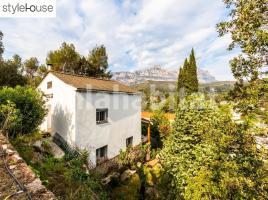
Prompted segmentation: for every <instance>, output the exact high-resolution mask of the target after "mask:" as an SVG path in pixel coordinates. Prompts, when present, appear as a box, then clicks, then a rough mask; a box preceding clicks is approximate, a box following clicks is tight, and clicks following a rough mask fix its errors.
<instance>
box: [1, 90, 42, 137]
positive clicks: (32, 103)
mask: <svg viewBox="0 0 268 200" xmlns="http://www.w3.org/2000/svg"><path fill="white" fill-rule="evenodd" d="M8 101H10V102H13V103H14V104H15V107H16V109H18V110H19V117H20V119H21V120H20V122H19V123H17V124H16V125H15V126H13V127H12V129H11V130H10V135H12V136H16V135H17V134H18V133H21V134H28V133H31V132H33V131H34V130H36V128H37V127H38V126H39V125H40V124H41V122H42V120H43V118H44V116H45V114H46V109H45V107H44V103H45V102H44V101H43V99H42V95H41V94H40V93H39V92H37V91H36V90H35V89H34V88H31V87H21V86H17V87H16V88H8V87H4V88H2V89H0V105H5V104H7V103H8ZM0 120H1V119H0ZM0 123H1V122H0Z"/></svg>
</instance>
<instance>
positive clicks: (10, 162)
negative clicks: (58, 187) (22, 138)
mask: <svg viewBox="0 0 268 200" xmlns="http://www.w3.org/2000/svg"><path fill="white" fill-rule="evenodd" d="M0 156H1V157H0V199H5V198H7V197H8V196H9V195H12V194H14V196H12V197H10V198H8V199H12V200H14V199H19V200H24V199H30V198H31V199H33V200H34V199H36V200H37V199H38V200H52V199H56V197H55V196H54V194H53V193H52V192H50V191H49V190H48V189H47V188H46V187H45V186H44V185H42V182H41V180H40V179H39V178H38V177H37V176H36V175H35V174H34V172H33V171H32V170H31V169H30V167H29V166H28V165H27V164H26V163H25V161H24V160H23V159H22V158H21V157H20V156H19V154H18V152H17V151H16V150H15V149H14V148H13V146H12V145H11V144H10V143H9V141H8V140H7V139H6V138H5V137H4V136H3V135H2V134H1V133H0ZM5 163H6V164H7V166H8V168H9V169H10V171H11V172H12V174H13V175H14V176H15V177H16V179H17V180H18V181H19V182H20V183H21V184H22V185H23V187H25V188H26V189H27V191H28V195H27V192H22V191H21V189H20V187H19V186H18V184H17V183H16V181H15V180H14V178H12V176H11V175H10V174H9V173H8V170H7V169H6V167H5ZM19 191H21V192H19ZM17 192H18V193H19V194H15V193H17ZM29 196H30V197H29Z"/></svg>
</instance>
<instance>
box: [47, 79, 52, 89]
mask: <svg viewBox="0 0 268 200" xmlns="http://www.w3.org/2000/svg"><path fill="white" fill-rule="evenodd" d="M50 88H52V81H49V82H47V89H50Z"/></svg>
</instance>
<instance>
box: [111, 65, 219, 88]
mask: <svg viewBox="0 0 268 200" xmlns="http://www.w3.org/2000/svg"><path fill="white" fill-rule="evenodd" d="M197 74H198V80H199V82H200V83H211V82H215V81H216V79H215V77H214V76H212V75H211V74H210V73H209V72H208V71H205V70H202V69H198V70H197ZM177 78H178V72H177V71H171V70H167V69H163V68H162V67H160V66H154V67H151V68H147V69H144V70H137V71H134V72H126V71H124V72H115V73H113V79H114V80H117V81H120V82H122V83H125V84H127V85H136V84H140V83H144V82H146V81H149V80H151V81H177Z"/></svg>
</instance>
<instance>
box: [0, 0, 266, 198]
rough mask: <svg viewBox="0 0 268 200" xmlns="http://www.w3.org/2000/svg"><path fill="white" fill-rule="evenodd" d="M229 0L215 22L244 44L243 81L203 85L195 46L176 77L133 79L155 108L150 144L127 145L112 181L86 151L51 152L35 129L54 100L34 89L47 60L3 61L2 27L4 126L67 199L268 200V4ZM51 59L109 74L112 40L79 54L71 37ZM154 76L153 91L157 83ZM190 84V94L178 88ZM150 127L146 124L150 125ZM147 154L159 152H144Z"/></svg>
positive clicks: (237, 73) (84, 71)
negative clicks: (224, 17)
mask: <svg viewBox="0 0 268 200" xmlns="http://www.w3.org/2000/svg"><path fill="white" fill-rule="evenodd" d="M224 3H225V4H226V5H227V8H229V9H231V10H230V15H229V18H228V21H225V22H222V23H219V24H218V25H217V28H218V31H219V35H220V36H223V35H225V34H230V35H231V38H232V43H231V44H230V47H229V50H232V49H233V48H235V47H239V48H240V49H241V50H242V53H241V55H239V56H237V57H235V58H233V59H232V60H231V62H230V65H231V70H232V73H233V75H234V77H235V79H236V82H235V83H232V82H231V83H229V82H227V83H226V82H223V83H221V84H220V83H211V84H204V85H202V84H198V80H197V76H196V66H197V63H196V61H195V55H194V51H193V50H192V52H191V55H190V58H189V59H186V60H185V62H184V64H183V67H182V68H180V74H179V77H178V82H177V83H172V84H170V83H163V82H161V84H160V83H157V82H149V83H145V84H140V85H138V86H134V87H135V88H138V89H140V90H142V91H144V94H145V95H144V97H143V104H144V105H143V108H144V109H145V110H148V111H154V115H153V117H152V119H151V121H152V127H151V136H152V138H151V143H150V144H148V145H145V146H140V147H139V149H138V150H137V149H135V148H128V149H127V151H124V152H123V151H122V152H121V153H120V155H119V160H120V161H119V164H120V165H122V166H123V167H122V168H118V169H117V168H114V169H113V170H111V171H110V172H109V173H113V176H110V177H111V179H110V182H109V184H108V185H107V186H103V184H101V179H103V178H106V177H102V176H99V174H96V173H95V171H92V170H89V169H88V167H87V164H88V163H87V158H88V155H87V153H86V152H80V153H78V154H75V155H73V154H68V153H67V154H66V155H65V156H64V157H63V158H55V157H53V155H52V152H51V149H50V146H49V145H48V140H47V138H44V136H43V135H42V134H41V133H40V132H39V131H38V129H37V127H38V125H39V124H40V123H41V121H42V119H43V117H44V115H45V114H46V109H45V108H44V102H43V100H42V96H41V94H39V93H38V92H37V91H35V90H34V89H33V87H35V86H36V85H37V84H38V83H39V82H40V80H41V79H42V77H44V75H45V74H46V73H47V71H46V68H44V66H43V65H40V64H39V62H38V60H37V59H36V58H34V57H33V58H30V59H28V60H25V61H24V62H23V61H22V59H21V58H20V57H19V56H18V55H14V56H13V58H12V59H9V60H4V59H3V57H2V54H3V52H4V47H3V44H2V37H3V34H2V33H1V32H0V86H1V89H0V131H1V133H3V134H5V135H6V136H8V137H10V140H11V141H12V143H13V145H14V146H15V147H16V149H17V150H18V152H19V153H20V155H21V156H22V157H23V158H24V159H25V160H26V162H27V163H28V164H29V165H30V166H31V167H32V168H33V170H34V171H35V172H36V174H37V175H38V176H39V177H40V179H41V180H42V182H43V184H44V185H46V186H47V187H48V188H49V189H50V190H51V191H52V192H53V193H54V194H55V195H56V196H57V197H58V198H59V199H91V198H94V197H95V196H97V198H99V199H154V200H155V199H198V200H199V199H223V200H225V199H267V197H268V193H267V191H268V184H267V183H268V179H267V174H268V167H267V165H268V164H267V155H268V154H267V149H265V148H264V147H262V146H260V144H258V143H257V142H256V137H255V136H256V135H262V136H264V137H267V122H268V114H267V113H268V112H267V109H268V103H267V102H268V99H267V98H268V96H267V94H268V85H267V79H266V78H265V77H264V75H267V68H266V67H267V64H268V61H267V53H268V52H267V46H268V33H267V24H268V23H267V20H268V19H267V12H268V11H267V8H268V6H267V3H266V2H264V1H262V0H247V1H244V0H224ZM47 62H48V63H49V64H52V68H53V70H57V71H65V72H70V73H75V74H81V75H86V76H95V77H104V78H110V75H111V74H110V72H109V71H108V56H107V53H106V49H105V47H104V46H97V47H95V48H94V49H93V50H92V51H91V52H90V54H89V55H88V56H81V55H80V54H79V53H77V51H76V50H75V47H74V45H72V44H67V43H63V44H62V45H61V47H60V48H59V49H58V50H54V51H50V52H49V53H48V56H47ZM155 83H156V92H154V93H153V92H152V91H150V90H149V86H150V84H155ZM17 85H21V86H17ZM170 85H173V86H172V87H170ZM183 88H184V90H185V91H186V94H187V95H186V96H185V97H184V96H180V90H181V89H183ZM211 88H214V90H213V91H212V90H211ZM214 92H215V93H216V94H214ZM152 93H153V94H152ZM177 96H180V101H179V102H178V103H177V102H175V101H174V99H175V97H177ZM212 97H213V98H212ZM214 97H215V100H213V99H214ZM163 99H164V100H165V101H164V103H162V102H161V101H162V100H163ZM172 102H173V103H172ZM171 104H173V105H175V106H174V107H170V105H171ZM154 105H157V106H155V107H154ZM166 112H174V113H175V114H176V118H175V121H174V122H170V121H169V119H167V118H166V116H165V113H166ZM234 112H236V113H238V114H241V118H240V119H239V120H234V118H233V113H234ZM257 122H261V123H262V124H264V125H265V126H264V128H259V127H258V126H256V124H257ZM143 130H144V132H147V126H144V125H143ZM36 141H42V144H41V147H39V148H37V147H36V146H35V145H34V143H35V142H36ZM40 149H42V150H40ZM148 155H150V157H151V160H147V159H146V158H148ZM118 173H119V174H118ZM108 175H109V174H108ZM110 175H111V174H110ZM108 177H109V176H108Z"/></svg>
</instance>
